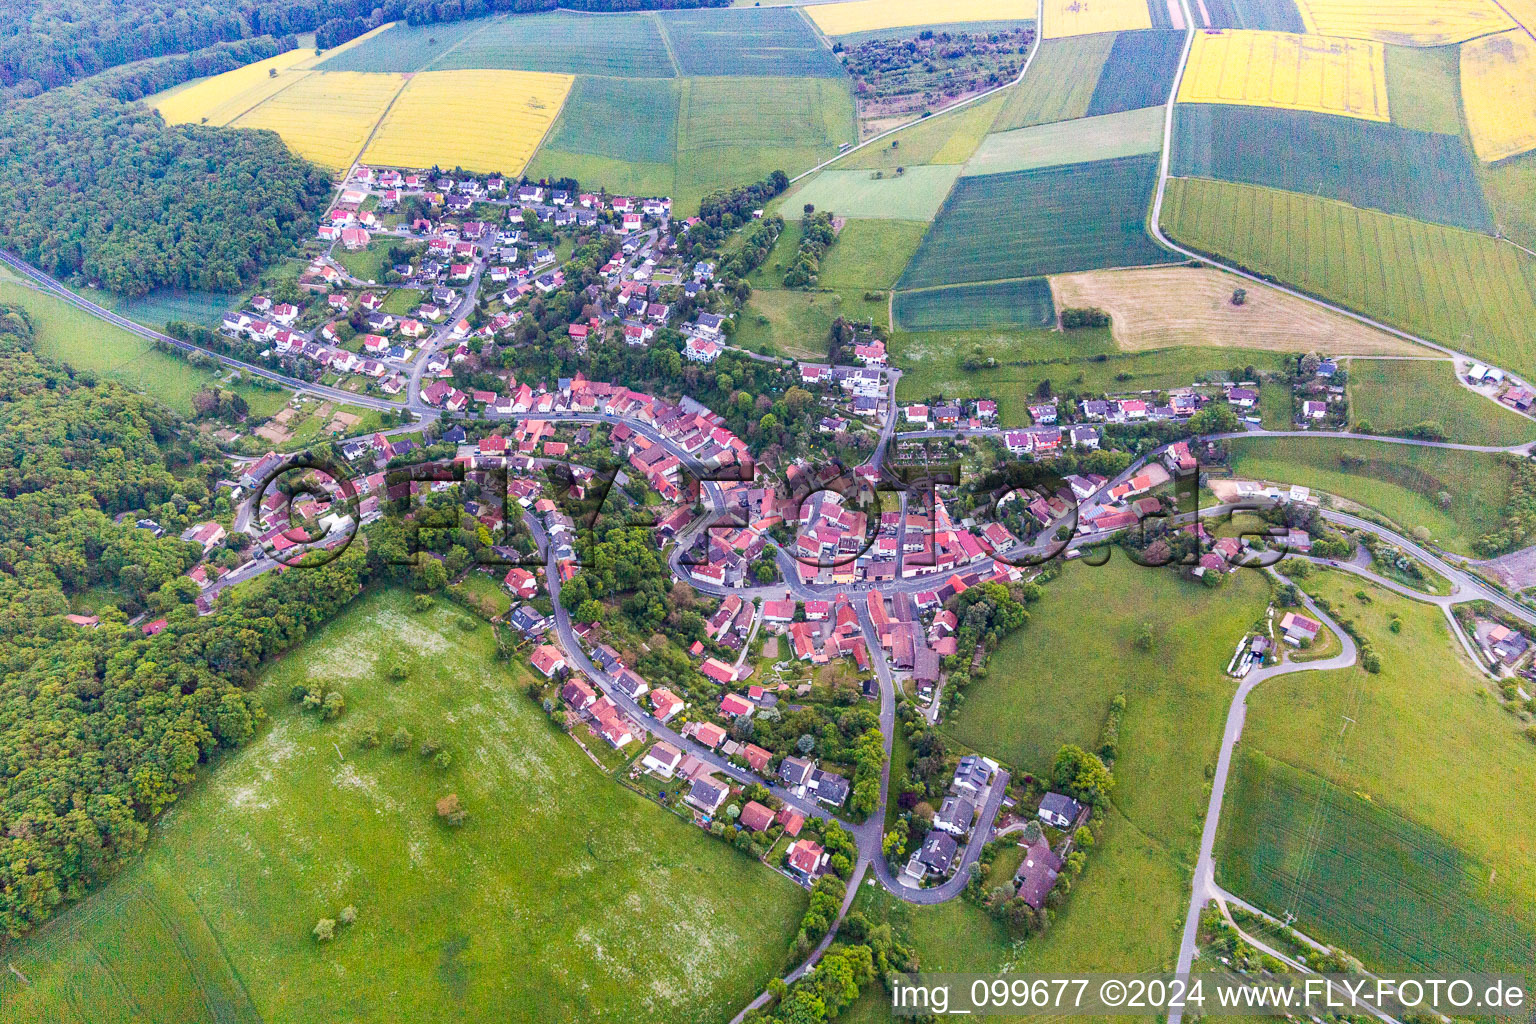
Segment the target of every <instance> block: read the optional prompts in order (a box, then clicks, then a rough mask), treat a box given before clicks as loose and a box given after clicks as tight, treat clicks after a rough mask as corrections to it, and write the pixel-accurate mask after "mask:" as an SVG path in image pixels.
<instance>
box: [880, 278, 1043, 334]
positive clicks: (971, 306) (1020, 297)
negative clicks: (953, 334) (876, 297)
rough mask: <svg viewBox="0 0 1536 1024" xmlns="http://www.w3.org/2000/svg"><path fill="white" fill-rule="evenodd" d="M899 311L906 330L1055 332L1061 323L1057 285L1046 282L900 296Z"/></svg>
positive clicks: (1029, 280) (1003, 283)
mask: <svg viewBox="0 0 1536 1024" xmlns="http://www.w3.org/2000/svg"><path fill="white" fill-rule="evenodd" d="M894 311H895V314H896V324H895V326H896V328H897V329H898V330H903V331H956V330H974V329H978V328H995V327H1052V326H1054V325H1055V323H1056V307H1055V305H1054V304H1053V303H1052V301H1051V286H1050V284H1049V283H1048V282H1047V281H1046V280H1045V279H1044V278H1041V277H1030V278H1024V279H1022V280H1018V281H988V282H986V283H985V284H959V285H955V286H954V287H952V288H928V289H925V290H923V291H919V292H897V293H896V300H895V309H894Z"/></svg>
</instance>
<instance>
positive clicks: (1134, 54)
mask: <svg viewBox="0 0 1536 1024" xmlns="http://www.w3.org/2000/svg"><path fill="white" fill-rule="evenodd" d="M1149 6H1150V7H1151V8H1152V9H1153V10H1154V11H1156V9H1157V8H1158V7H1159V6H1160V5H1159V4H1157V3H1155V2H1154V3H1151V4H1149ZM1183 53H1184V33H1183V32H1165V31H1160V30H1158V29H1146V30H1143V31H1140V32H1121V33H1120V34H1119V35H1117V36H1116V37H1115V45H1114V46H1113V47H1111V48H1110V51H1109V59H1108V60H1106V61H1105V62H1104V68H1103V70H1102V71H1100V72H1099V82H1098V85H1096V86H1094V89H1093V98H1092V99H1091V100H1089V102H1088V109H1087V111H1085V113H1087V114H1088V115H1089V116H1090V117H1092V116H1094V115H1097V114H1113V113H1116V112H1118V111H1121V110H1138V109H1140V108H1142V107H1160V106H1162V105H1163V104H1165V103H1167V102H1168V92H1169V90H1170V89H1172V87H1173V73H1174V71H1176V70H1177V69H1178V66H1179V58H1180V57H1181V56H1182V55H1183Z"/></svg>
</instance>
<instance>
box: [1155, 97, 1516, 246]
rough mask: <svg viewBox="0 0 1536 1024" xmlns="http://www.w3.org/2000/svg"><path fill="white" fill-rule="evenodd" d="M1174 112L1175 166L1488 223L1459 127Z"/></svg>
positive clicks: (1214, 107) (1291, 113) (1370, 205)
mask: <svg viewBox="0 0 1536 1024" xmlns="http://www.w3.org/2000/svg"><path fill="white" fill-rule="evenodd" d="M1174 113H1175V117H1174V142H1173V161H1172V166H1171V168H1170V172H1169V173H1171V174H1175V175H1180V176H1182V177H1187V178H1215V179H1217V180H1218V181H1237V182H1243V183H1245V184H1249V185H1263V186H1265V187H1267V188H1274V189H1282V190H1284V191H1288V192H1303V193H1307V194H1308V195H1318V196H1323V197H1325V198H1327V199H1338V200H1340V201H1342V202H1346V203H1349V204H1350V205H1352V206H1358V207H1362V208H1364V209H1369V210H1381V211H1384V212H1386V213H1395V214H1399V215H1401V216H1404V217H1414V218H1416V219H1418V220H1424V221H1430V222H1432V223H1436V224H1449V225H1451V226H1452V227H1459V228H1466V229H1468V230H1470V231H1489V230H1491V229H1492V227H1493V222H1492V220H1491V219H1490V218H1489V215H1488V206H1487V204H1486V203H1485V202H1484V201H1483V193H1482V190H1481V188H1479V186H1478V182H1477V175H1476V174H1475V173H1474V172H1473V170H1472V165H1473V163H1474V162H1475V161H1474V158H1473V156H1472V152H1471V150H1470V149H1469V148H1468V147H1467V145H1466V143H1465V142H1463V141H1462V137H1461V134H1460V132H1458V133H1457V134H1455V135H1447V134H1443V133H1438V132H1417V131H1410V130H1409V129H1406V128H1402V127H1399V126H1398V125H1395V124H1383V123H1381V122H1377V121H1366V120H1364V119H1362V118H1358V117H1335V116H1333V115H1331V114H1316V113H1312V112H1311V111H1305V110H1280V109H1277V108H1270V107H1248V106H1230V105H1224V104H1217V103H1181V104H1179V105H1178V107H1177V108H1176V109H1175V111H1174Z"/></svg>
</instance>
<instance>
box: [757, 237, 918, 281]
mask: <svg viewBox="0 0 1536 1024" xmlns="http://www.w3.org/2000/svg"><path fill="white" fill-rule="evenodd" d="M927 230H928V225H926V224H919V223H915V222H913V221H904V220H850V221H848V222H847V223H846V224H844V225H843V230H841V231H839V232H838V233H837V244H836V245H834V246H833V247H832V248H831V249H829V250H827V254H826V255H825V256H823V257H822V259H821V275H820V280H819V281H818V282H817V283H818V284H819V285H820V286H821V287H823V288H833V289H837V290H839V291H844V292H848V293H853V292H862V291H864V290H866V289H877V290H880V291H888V290H889V289H890V288H891V287H892V286H893V285H894V284H895V283H896V278H898V277H899V276H901V268H902V267H905V266H906V265H907V260H909V259H911V257H912V253H913V252H915V251H916V250H917V246H918V243H919V242H921V241H922V240H923V233H924V232H926V231H927ZM775 255H777V254H775Z"/></svg>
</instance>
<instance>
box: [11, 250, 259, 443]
mask: <svg viewBox="0 0 1536 1024" xmlns="http://www.w3.org/2000/svg"><path fill="white" fill-rule="evenodd" d="M0 302H4V303H6V304H8V305H12V306H20V307H21V308H22V309H25V310H26V311H27V312H28V313H29V314H30V315H31V317H32V324H33V327H34V328H35V330H36V336H37V341H36V346H35V347H36V349H37V353H38V355H41V356H46V357H48V358H49V359H57V360H59V361H61V362H65V363H68V364H69V365H70V366H73V367H74V368H75V369H77V370H89V371H91V372H92V373H96V374H99V375H101V376H102V377H106V378H108V379H110V380H115V381H117V382H118V383H120V384H123V385H124V386H126V387H130V388H133V389H134V390H135V391H142V392H144V394H146V395H148V396H149V397H151V398H153V399H155V400H156V401H159V402H161V403H163V404H165V405H166V406H168V407H169V408H171V409H174V410H176V411H177V412H179V413H181V414H183V415H188V416H189V415H191V414H192V396H193V395H195V394H197V393H198V392H199V391H201V390H203V389H204V388H206V387H208V386H209V385H210V384H213V383H215V382H217V381H219V380H221V379H223V377H224V376H225V375H224V374H221V373H218V372H216V371H213V370H203V369H199V368H197V367H195V366H193V365H192V364H191V363H189V362H187V361H186V360H185V359H182V358H181V357H179V356H175V355H171V354H170V353H168V352H161V351H159V350H158V349H156V348H155V346H154V344H153V343H151V342H150V341H148V340H146V339H144V338H141V337H139V336H138V335H136V334H130V333H128V332H127V331H125V330H123V329H122V328H120V327H114V326H113V325H112V324H109V323H106V322H105V321H102V320H98V319H97V318H96V317H94V316H91V315H90V314H89V313H86V312H85V311H83V310H80V309H76V308H75V307H74V306H71V305H70V304H69V303H67V302H65V301H64V300H63V299H60V298H56V297H55V296H52V295H46V294H44V293H42V292H39V291H36V290H34V289H32V288H28V287H27V286H25V285H22V284H17V283H15V282H14V281H13V280H8V279H6V278H5V277H0ZM226 387H228V385H226ZM229 390H232V391H236V392H238V393H239V394H240V395H241V396H242V397H244V398H245V400H246V401H247V402H248V403H249V404H250V405H251V408H252V409H257V408H266V407H269V406H270V405H271V404H272V398H271V396H272V395H274V394H276V395H278V396H279V397H280V398H284V399H286V397H287V395H286V393H284V392H269V391H264V390H262V389H260V388H255V387H252V386H250V385H244V384H236V385H234V386H232V387H229Z"/></svg>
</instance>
